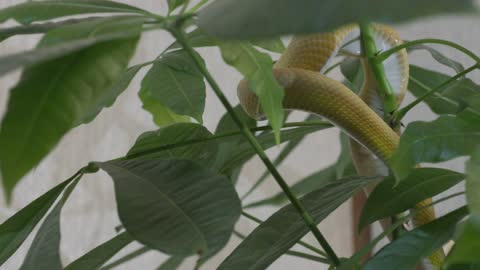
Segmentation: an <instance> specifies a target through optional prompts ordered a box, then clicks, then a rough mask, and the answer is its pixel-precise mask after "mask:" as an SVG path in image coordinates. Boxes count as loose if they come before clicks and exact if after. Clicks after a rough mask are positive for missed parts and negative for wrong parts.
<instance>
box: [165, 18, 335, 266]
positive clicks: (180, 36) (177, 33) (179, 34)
mask: <svg viewBox="0 0 480 270" xmlns="http://www.w3.org/2000/svg"><path fill="white" fill-rule="evenodd" d="M174 25H175V26H176V27H173V28H170V29H169V30H170V32H171V33H172V35H173V36H174V37H175V38H176V39H177V41H178V42H179V43H180V44H181V45H182V46H183V48H184V49H185V51H186V52H187V53H188V54H189V55H190V57H192V59H193V60H194V62H195V63H196V65H197V68H198V69H199V70H200V71H201V73H202V74H203V75H204V76H205V78H206V80H207V81H208V83H209V84H210V86H211V88H212V89H213V91H214V92H215V94H216V96H217V97H218V99H219V100H220V101H221V102H222V104H223V106H224V107H225V108H226V109H227V112H228V113H229V114H230V116H231V117H232V119H233V120H234V122H235V124H236V125H237V126H238V128H239V129H240V131H241V132H242V133H243V135H244V136H245V138H246V139H247V140H248V141H249V143H250V144H251V146H252V148H253V149H254V150H255V151H256V152H257V155H258V156H259V157H260V159H261V160H262V161H263V163H264V164H265V166H266V167H267V168H268V170H269V171H270V172H271V174H272V175H273V177H274V178H275V180H276V181H277V183H278V185H279V186H280V187H281V188H282V190H283V192H285V194H286V195H287V197H288V198H289V200H290V202H291V203H292V205H293V207H294V208H295V209H296V210H297V211H298V213H299V214H300V215H301V216H302V218H303V220H304V222H305V224H306V225H307V226H308V227H309V229H310V230H311V231H312V233H313V235H314V236H315V237H316V238H317V240H318V242H319V243H320V245H321V246H322V247H323V249H324V250H325V251H326V252H327V254H328V257H329V259H330V260H331V261H332V262H333V264H334V265H335V266H338V265H340V260H339V259H338V257H337V255H336V253H335V251H333V249H332V247H331V246H330V244H329V243H328V242H327V240H326V239H325V237H324V236H323V234H322V233H321V232H320V230H319V229H318V227H317V225H316V224H315V220H314V219H313V217H312V216H311V215H310V213H308V211H307V209H306V208H305V206H304V205H303V204H302V202H300V200H299V199H298V198H297V197H296V196H295V195H294V194H293V192H292V191H291V189H290V187H289V186H288V184H287V183H286V181H285V180H284V179H283V177H282V176H281V175H280V173H279V172H278V170H277V168H276V167H275V166H274V165H273V163H272V162H271V161H270V159H269V158H268V156H267V155H266V153H265V151H264V150H263V148H262V146H261V145H260V144H259V142H258V141H257V140H256V138H255V136H254V135H253V134H252V132H251V131H250V129H248V127H247V126H246V125H245V123H243V122H242V120H241V119H240V118H239V116H238V115H237V113H236V112H235V110H234V109H233V107H232V105H231V104H230V102H229V101H228V99H227V98H226V97H225V95H224V94H223V92H222V90H221V89H220V86H219V85H218V84H217V82H216V81H215V80H214V79H213V77H212V75H211V74H210V72H209V71H208V70H207V69H206V67H205V66H204V65H203V63H202V59H200V56H199V55H198V54H197V53H196V52H195V50H194V49H193V47H192V45H191V44H190V43H189V41H188V40H187V39H186V37H185V32H184V31H183V29H182V28H181V25H179V24H178V23H177V24H174Z"/></svg>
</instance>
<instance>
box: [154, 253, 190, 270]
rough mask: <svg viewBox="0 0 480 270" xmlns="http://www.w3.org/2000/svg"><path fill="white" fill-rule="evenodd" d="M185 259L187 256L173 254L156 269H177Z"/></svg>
mask: <svg viewBox="0 0 480 270" xmlns="http://www.w3.org/2000/svg"><path fill="white" fill-rule="evenodd" d="M184 260H185V257H180V256H172V257H170V258H168V260H166V261H165V262H164V263H162V265H160V266H159V267H158V268H157V269H156V270H176V269H177V268H178V267H179V266H180V264H182V263H183V261H184Z"/></svg>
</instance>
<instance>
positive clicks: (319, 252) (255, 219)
mask: <svg viewBox="0 0 480 270" xmlns="http://www.w3.org/2000/svg"><path fill="white" fill-rule="evenodd" d="M242 216H244V217H246V218H248V219H249V220H251V221H253V222H255V223H257V224H262V223H263V221H262V220H261V219H259V218H257V217H254V216H252V215H250V214H249V213H247V212H245V211H242ZM298 244H299V245H301V246H303V247H304V248H306V249H309V250H311V251H313V252H315V253H317V254H319V255H321V256H324V257H327V256H328V255H327V254H326V253H325V252H323V251H321V250H320V249H318V248H316V247H314V246H312V245H310V244H308V243H306V242H303V241H298Z"/></svg>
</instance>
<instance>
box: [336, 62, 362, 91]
mask: <svg viewBox="0 0 480 270" xmlns="http://www.w3.org/2000/svg"><path fill="white" fill-rule="evenodd" d="M340 71H341V72H342V74H343V76H344V77H345V79H346V80H347V81H346V82H344V83H345V84H346V86H347V87H348V88H349V89H350V90H352V91H353V92H355V93H358V92H359V91H360V90H361V88H362V85H363V77H364V75H363V68H362V65H361V64H360V59H358V58H357V57H347V58H345V60H344V61H343V62H342V64H340Z"/></svg>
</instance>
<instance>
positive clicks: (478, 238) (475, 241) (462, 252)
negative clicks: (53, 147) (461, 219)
mask: <svg viewBox="0 0 480 270" xmlns="http://www.w3.org/2000/svg"><path fill="white" fill-rule="evenodd" d="M479 250H480V219H479V218H478V216H476V217H475V216H474V217H470V219H468V220H467V221H466V222H465V224H463V226H460V229H459V231H458V232H457V236H456V239H455V246H453V248H452V251H450V254H449V255H448V257H447V260H446V262H445V265H448V266H451V265H452V266H453V265H458V264H460V265H462V264H480V257H479V256H478V251H479ZM448 269H450V267H449V268H448Z"/></svg>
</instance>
